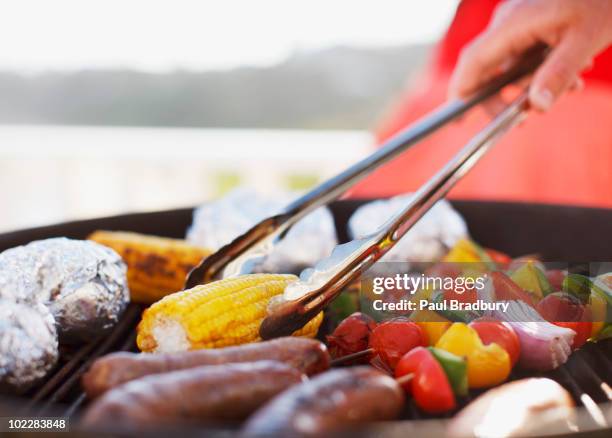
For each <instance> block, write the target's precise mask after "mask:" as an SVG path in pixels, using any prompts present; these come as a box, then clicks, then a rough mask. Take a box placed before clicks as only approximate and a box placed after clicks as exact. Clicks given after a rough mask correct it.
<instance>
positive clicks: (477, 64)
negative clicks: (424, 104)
mask: <svg viewBox="0 0 612 438" xmlns="http://www.w3.org/2000/svg"><path fill="white" fill-rule="evenodd" d="M531 5H532V4H531V3H528V4H526V5H521V6H520V7H515V8H512V9H508V8H506V9H507V10H508V12H505V13H504V14H501V18H497V17H496V19H495V20H494V22H493V23H492V25H491V26H490V27H489V28H488V29H487V30H486V31H485V33H484V34H482V35H481V36H480V37H478V38H477V39H476V40H475V41H474V42H473V43H472V44H470V46H468V47H467V48H466V49H465V50H464V51H463V52H462V54H461V56H460V58H459V62H458V63H457V66H456V68H455V71H454V73H453V77H452V78H451V82H450V86H449V92H450V94H451V95H453V96H459V97H465V96H467V95H470V94H472V93H473V92H475V91H476V90H477V89H478V88H479V87H480V86H482V85H483V84H484V83H487V82H489V81H490V80H491V79H492V78H493V77H495V76H496V75H498V74H499V73H500V72H501V70H502V67H503V66H505V67H506V69H507V68H508V67H509V66H508V63H509V60H511V59H513V58H519V57H520V55H521V54H522V53H524V52H525V51H526V50H527V49H529V48H531V47H532V46H534V45H535V44H536V43H537V42H539V39H538V38H537V37H536V35H538V32H539V31H541V29H542V23H541V22H540V21H541V18H540V14H538V13H537V11H534V10H533V9H534V6H531ZM536 5H537V4H536Z"/></svg>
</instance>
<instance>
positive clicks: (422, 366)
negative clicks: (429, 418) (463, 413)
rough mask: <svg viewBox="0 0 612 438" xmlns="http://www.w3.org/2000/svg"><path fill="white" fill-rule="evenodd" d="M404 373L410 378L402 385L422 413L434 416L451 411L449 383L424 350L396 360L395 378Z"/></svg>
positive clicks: (428, 353)
mask: <svg viewBox="0 0 612 438" xmlns="http://www.w3.org/2000/svg"><path fill="white" fill-rule="evenodd" d="M407 374H412V375H413V377H412V379H411V380H410V381H408V382H407V383H405V384H403V385H402V386H403V387H404V389H405V390H406V391H407V392H408V393H409V394H412V395H413V397H414V401H415V403H416V404H417V406H418V407H419V408H421V409H422V410H423V411H425V412H428V413H431V414H436V413H442V412H447V411H450V410H453V409H455V407H456V402H455V396H454V394H453V389H452V388H451V385H450V382H449V381H448V378H447V377H446V374H445V373H444V370H443V369H442V366H441V365H440V363H439V362H438V361H437V360H436V358H435V357H433V355H432V354H431V352H430V351H429V350H428V349H427V348H423V347H416V348H414V349H412V350H411V351H409V352H408V353H406V354H405V355H404V356H403V357H402V358H401V359H400V361H399V362H398V364H397V368H396V369H395V377H396V378H399V377H402V376H405V375H407Z"/></svg>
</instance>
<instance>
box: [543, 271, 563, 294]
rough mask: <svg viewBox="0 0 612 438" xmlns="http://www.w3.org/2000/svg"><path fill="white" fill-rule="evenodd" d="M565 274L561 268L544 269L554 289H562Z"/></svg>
mask: <svg viewBox="0 0 612 438" xmlns="http://www.w3.org/2000/svg"><path fill="white" fill-rule="evenodd" d="M566 276H567V272H566V271H564V270H562V269H549V270H547V271H546V279H547V280H548V282H549V283H550V285H551V287H552V288H553V290H555V291H557V290H562V289H563V280H565V277H566Z"/></svg>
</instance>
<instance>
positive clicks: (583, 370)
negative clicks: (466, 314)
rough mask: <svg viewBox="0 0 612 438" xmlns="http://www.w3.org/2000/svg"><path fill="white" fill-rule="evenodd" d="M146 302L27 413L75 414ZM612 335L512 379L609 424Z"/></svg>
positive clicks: (88, 348)
mask: <svg viewBox="0 0 612 438" xmlns="http://www.w3.org/2000/svg"><path fill="white" fill-rule="evenodd" d="M141 312H142V307H141V306H138V305H136V304H130V306H129V307H128V309H127V310H126V312H125V313H124V315H123V317H122V319H121V321H120V322H119V323H118V324H117V325H116V326H115V328H114V329H113V330H112V332H111V333H110V335H108V336H106V337H105V338H104V339H103V340H101V339H98V340H95V341H93V342H91V343H90V344H87V345H85V346H83V347H82V348H81V349H79V350H78V351H76V352H75V353H74V354H73V355H72V356H71V357H70V358H69V359H68V360H66V361H65V362H64V363H63V364H62V365H61V366H60V367H59V368H58V369H57V370H56V371H55V373H53V375H52V376H51V377H50V378H49V379H48V380H47V381H46V383H45V384H44V385H43V386H42V387H40V388H39V389H38V390H37V391H36V392H34V393H33V394H31V396H30V400H31V401H30V403H29V405H28V406H26V412H25V413H24V414H28V415H39V416H42V415H45V414H46V413H48V412H49V411H53V413H54V414H56V415H62V416H67V417H70V416H74V415H77V414H78V412H79V410H80V409H81V408H82V407H83V406H84V404H85V403H86V402H87V399H86V396H85V394H84V393H83V392H82V390H81V388H80V379H81V376H82V375H83V373H84V372H85V371H86V370H87V369H88V368H89V366H90V365H91V364H92V362H93V361H94V360H96V359H97V358H99V357H100V356H103V355H105V354H107V353H109V352H112V351H136V345H135V339H136V330H135V327H136V325H137V323H138V320H139V318H140V313H141ZM611 354H612V340H607V341H602V342H599V343H596V344H594V343H587V344H586V345H585V346H584V347H583V348H581V349H580V350H578V351H575V352H574V353H573V354H572V355H571V356H570V359H569V360H568V362H567V363H566V364H564V365H563V366H561V367H559V368H558V369H556V370H554V371H552V372H549V373H528V372H526V371H524V370H515V371H514V372H513V373H512V375H511V377H510V379H511V380H514V379H520V378H524V377H549V378H551V379H553V380H556V381H557V382H558V383H560V384H561V385H562V386H563V387H565V388H566V389H567V390H568V391H569V393H570V394H571V395H572V397H573V399H574V401H575V402H576V405H577V406H584V407H585V408H586V411H587V412H588V414H589V417H590V421H591V423H592V426H598V427H610V426H611V425H610V424H607V422H606V420H605V418H604V415H603V413H602V411H601V409H600V408H599V405H598V404H600V403H605V402H610V401H612V389H611V388H610V384H612V362H611V360H610V356H611ZM482 392H483V391H482V390H481V391H472V392H471V393H470V394H469V395H468V396H467V397H464V398H463V399H461V400H459V408H458V409H461V408H463V407H464V406H465V405H467V404H468V403H469V402H470V401H472V400H473V399H474V398H475V397H476V396H478V395H479V394H481V393H482ZM454 414H455V412H450V413H448V414H446V415H443V416H437V417H435V416H431V415H427V414H424V413H423V412H421V411H420V410H419V409H418V408H417V407H416V405H415V404H414V401H413V400H408V403H406V407H405V409H404V412H403V415H402V418H403V419H404V420H421V419H431V418H449V417H452V416H453V415H454Z"/></svg>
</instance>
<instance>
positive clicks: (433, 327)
mask: <svg viewBox="0 0 612 438" xmlns="http://www.w3.org/2000/svg"><path fill="white" fill-rule="evenodd" d="M410 320H411V321H413V322H414V323H416V325H418V326H419V327H421V330H422V331H423V334H424V335H425V337H426V338H427V345H429V346H431V347H433V346H434V345H436V343H437V342H438V340H439V339H440V337H441V336H442V335H443V334H444V332H445V331H446V330H448V328H449V327H450V326H451V325H452V322H450V321H449V320H448V319H446V318H445V317H443V316H442V315H440V314H439V313H436V312H434V311H433V310H428V309H424V310H415V311H414V312H412V314H411V315H410Z"/></svg>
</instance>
